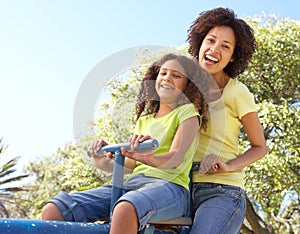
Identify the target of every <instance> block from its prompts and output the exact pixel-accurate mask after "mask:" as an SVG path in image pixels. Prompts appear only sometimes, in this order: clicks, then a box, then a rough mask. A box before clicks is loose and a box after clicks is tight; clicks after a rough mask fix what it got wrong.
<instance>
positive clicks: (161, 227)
mask: <svg viewBox="0 0 300 234" xmlns="http://www.w3.org/2000/svg"><path fill="white" fill-rule="evenodd" d="M121 147H124V148H126V149H130V146H129V144H128V143H121V144H112V145H107V146H104V147H102V148H101V150H100V151H99V152H98V153H99V154H103V153H104V152H111V153H113V154H114V156H115V157H114V160H115V163H114V170H113V178H112V198H111V207H113V205H114V203H115V202H116V201H117V200H118V198H119V197H120V196H121V194H122V185H123V180H124V156H123V155H122V154H121ZM157 147H158V142H157V141H156V140H154V139H151V140H147V141H144V142H143V143H141V144H140V145H139V147H138V150H139V151H144V150H155V149H156V148H157ZM191 225H192V219H191V218H190V217H178V218H175V219H171V220H162V221H159V222H153V223H149V224H147V226H146V228H145V229H144V230H142V231H140V232H139V233H140V234H142V233H144V234H150V233H153V234H168V233H178V234H188V233H189V231H190V226H191ZM125 228H126V227H124V229H125ZM109 230H110V221H108V222H104V223H83V222H65V221H43V220H28V219H8V218H5V219H4V218H1V219H0V233H1V234H2V233H3V234H25V233H31V234H43V233H45V234H94V233H97V234H105V233H109ZM120 234H121V233H120Z"/></svg>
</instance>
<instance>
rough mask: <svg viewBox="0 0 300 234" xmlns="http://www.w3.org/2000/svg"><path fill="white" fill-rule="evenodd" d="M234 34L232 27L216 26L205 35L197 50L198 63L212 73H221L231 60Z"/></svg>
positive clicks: (234, 42)
mask: <svg viewBox="0 0 300 234" xmlns="http://www.w3.org/2000/svg"><path fill="white" fill-rule="evenodd" d="M235 44H236V41H235V36H234V32H233V30H232V28H230V27H228V26H216V27H214V28H212V29H211V30H210V31H209V32H208V33H207V35H206V36H205V38H204V40H203V42H202V44H201V47H200V50H199V64H200V66H201V67H202V68H203V69H205V70H207V71H208V72H209V73H210V74H212V75H217V74H220V73H223V70H224V68H225V67H226V66H227V64H228V63H229V62H233V52H234V49H235Z"/></svg>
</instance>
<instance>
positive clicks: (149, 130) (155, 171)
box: [132, 103, 199, 189]
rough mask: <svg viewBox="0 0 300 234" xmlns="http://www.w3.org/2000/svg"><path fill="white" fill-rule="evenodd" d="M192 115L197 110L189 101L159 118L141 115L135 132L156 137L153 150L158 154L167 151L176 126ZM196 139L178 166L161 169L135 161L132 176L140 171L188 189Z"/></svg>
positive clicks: (196, 112)
mask: <svg viewBox="0 0 300 234" xmlns="http://www.w3.org/2000/svg"><path fill="white" fill-rule="evenodd" d="M193 116H199V112H198V111H197V110H196V109H195V107H194V105H193V104H191V103H190V104H185V105H182V106H179V107H177V108H176V109H174V110H173V111H172V112H170V113H169V114H167V115H165V116H163V117H161V118H154V114H151V115H147V116H143V117H141V118H140V119H139V120H138V121H137V124H136V128H135V133H137V134H144V135H150V136H151V137H152V138H155V139H157V140H158V143H159V146H158V148H157V150H156V151H155V155H158V156H159V155H161V154H164V153H167V152H169V150H170V147H171V144H172V141H173V138H174V136H175V134H176V131H177V128H178V126H179V125H180V124H181V123H182V122H183V121H185V120H187V119H189V118H191V117H193ZM198 141H199V139H198V136H197V137H195V139H194V141H193V143H192V144H191V146H190V147H189V149H188V151H187V152H186V154H185V156H184V159H183V161H182V163H181V164H180V165H179V166H178V167H176V168H171V169H161V168H155V167H151V166H148V165H146V164H143V163H141V162H137V167H136V168H134V170H133V173H132V176H134V175H136V174H139V173H142V174H144V175H145V176H150V177H155V178H162V179H165V180H167V181H171V182H173V183H176V184H179V185H181V186H183V187H184V188H186V189H189V187H188V185H189V181H190V179H189V171H190V168H191V166H192V161H193V157H194V155H195V152H196V149H197V144H198Z"/></svg>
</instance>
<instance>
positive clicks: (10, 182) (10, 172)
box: [0, 138, 28, 218]
mask: <svg viewBox="0 0 300 234" xmlns="http://www.w3.org/2000/svg"><path fill="white" fill-rule="evenodd" d="M4 150H5V146H4V145H3V143H2V138H0V158H1V160H0V161H1V164H0V218H1V217H5V218H8V217H9V216H10V211H9V207H10V206H11V204H13V203H14V201H13V198H14V196H15V194H16V193H17V192H20V191H24V190H25V189H26V188H25V186H23V185H21V184H20V183H16V182H20V181H22V180H23V179H24V178H26V177H28V174H22V175H16V168H15V167H16V165H17V163H18V160H19V158H20V157H15V158H12V159H10V160H9V161H7V162H5V159H2V156H3V155H4V154H3V153H4ZM4 162H5V163H4Z"/></svg>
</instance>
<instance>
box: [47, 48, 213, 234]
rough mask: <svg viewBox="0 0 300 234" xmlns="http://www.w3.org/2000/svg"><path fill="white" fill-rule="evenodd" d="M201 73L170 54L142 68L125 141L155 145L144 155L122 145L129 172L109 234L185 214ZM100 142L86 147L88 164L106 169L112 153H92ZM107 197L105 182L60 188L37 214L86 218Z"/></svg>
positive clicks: (203, 86) (105, 207)
mask: <svg viewBox="0 0 300 234" xmlns="http://www.w3.org/2000/svg"><path fill="white" fill-rule="evenodd" d="M207 76H208V73H206V72H205V71H204V70H202V69H201V68H200V67H199V65H198V64H197V62H195V61H193V60H191V59H189V58H187V57H185V56H180V55H175V54H167V55H165V56H163V57H162V58H161V59H159V60H158V61H156V62H155V63H153V64H152V65H151V66H150V67H149V68H148V70H147V72H146V75H145V77H144V78H143V80H142V83H141V87H140V91H139V94H138V100H137V104H136V117H137V123H136V128H135V133H134V135H133V136H132V137H131V140H130V144H131V146H132V147H131V148H132V149H134V148H135V147H136V146H137V145H138V144H139V143H140V142H142V141H144V140H147V139H150V138H155V139H157V140H158V142H159V147H158V149H157V150H156V151H155V152H146V153H145V152H143V153H140V152H137V151H136V152H135V151H133V152H132V151H126V150H125V149H122V154H123V155H124V156H126V158H125V167H126V171H127V172H132V175H131V177H130V178H129V180H128V181H127V182H125V183H124V188H123V190H124V195H123V196H121V197H120V198H119V200H118V201H117V202H116V203H115V205H114V208H113V213H112V221H111V229H110V232H111V233H116V234H119V233H123V234H126V233H137V231H138V230H142V229H143V228H144V227H145V225H146V224H147V223H148V222H150V221H152V222H154V221H159V220H164V219H171V218H176V217H181V216H185V215H186V213H187V211H188V200H189V188H188V184H189V171H190V168H191V165H192V160H193V156H194V153H195V151H196V148H197V142H198V138H197V135H198V132H199V126H200V124H201V123H202V124H201V127H202V128H205V127H206V124H207V109H208V107H207V103H206V102H205V99H204V97H205V96H206V91H207V90H208V79H207ZM200 115H201V117H199V116H200ZM106 144H107V143H106V142H105V141H103V140H99V141H97V142H95V143H93V144H92V145H91V147H90V151H91V153H92V157H93V163H94V165H95V166H96V167H97V168H99V169H101V170H105V171H108V172H109V171H112V168H113V163H114V162H113V160H111V158H112V155H111V154H110V153H108V154H106V155H105V156H104V157H103V156H100V155H98V154H97V152H98V150H100V148H101V147H102V146H104V145H106ZM110 199H111V187H110V186H102V187H100V188H97V189H93V190H89V191H83V192H79V193H73V194H66V193H63V192H61V193H60V194H58V195H57V196H56V197H54V198H53V199H52V200H50V201H49V202H48V203H47V204H46V206H45V207H44V209H43V212H42V217H43V219H47V220H68V221H88V222H92V221H95V220H98V219H101V218H103V217H107V216H109V210H110Z"/></svg>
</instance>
